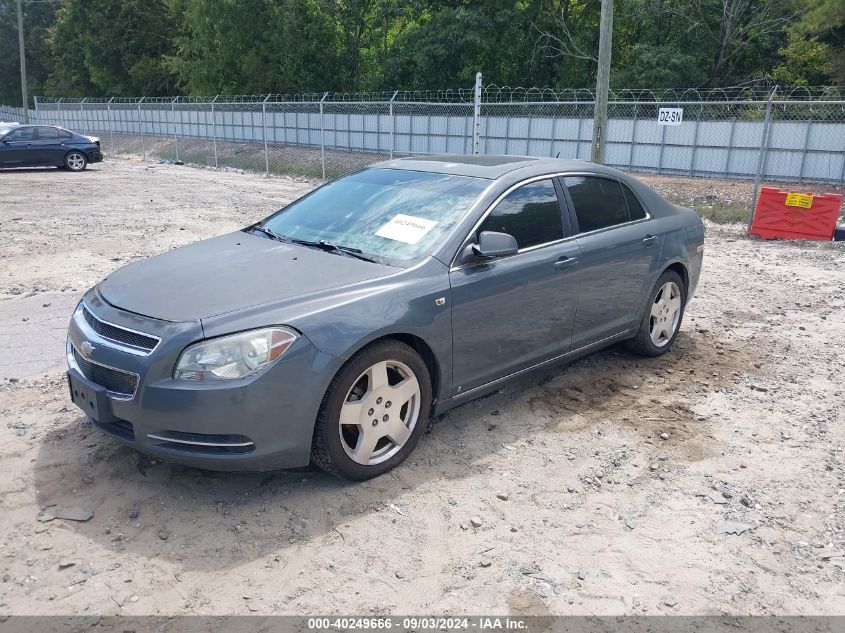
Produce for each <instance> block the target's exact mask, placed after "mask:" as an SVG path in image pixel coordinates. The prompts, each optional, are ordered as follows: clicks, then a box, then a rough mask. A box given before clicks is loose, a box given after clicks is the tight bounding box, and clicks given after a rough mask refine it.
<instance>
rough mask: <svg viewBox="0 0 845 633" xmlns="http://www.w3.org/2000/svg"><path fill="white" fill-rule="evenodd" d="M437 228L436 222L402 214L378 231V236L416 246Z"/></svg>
mask: <svg viewBox="0 0 845 633" xmlns="http://www.w3.org/2000/svg"><path fill="white" fill-rule="evenodd" d="M435 226H437V222H435V221H434V220H424V219H422V218H415V217H414V216H412V215H402V214H401V213H400V214H398V215H394V216H393V218H392V219H391V220H390V221H389V222H388V223H387V224H385V225H384V226H382V227H381V228H380V229H379V230H378V231H376V235H378V236H379V237H386V238H387V239H389V240H395V241H397V242H404V243H405V244H416V243H417V242H419V241H420V240H421V239H422V238H423V237H425V234H426V233H428V232H429V231H430V230H431V229H433V228H434V227H435Z"/></svg>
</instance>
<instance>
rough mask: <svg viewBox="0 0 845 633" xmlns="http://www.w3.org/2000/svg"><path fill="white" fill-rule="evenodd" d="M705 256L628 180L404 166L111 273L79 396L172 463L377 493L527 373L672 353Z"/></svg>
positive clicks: (446, 160) (90, 410)
mask: <svg viewBox="0 0 845 633" xmlns="http://www.w3.org/2000/svg"><path fill="white" fill-rule="evenodd" d="M703 250H704V231H703V227H702V223H701V220H700V219H699V217H698V216H697V215H696V214H695V212H693V211H692V210H690V209H685V208H682V207H678V206H675V205H673V204H670V203H669V202H667V201H666V200H664V199H663V198H661V197H660V196H659V195H658V194H657V193H655V192H654V191H652V190H651V189H649V188H648V187H646V186H645V185H643V184H642V183H640V182H639V181H637V180H636V179H634V178H632V177H631V176H628V175H626V174H624V173H621V172H619V171H616V170H613V169H609V168H606V167H602V166H598V165H594V164H591V163H586V162H580V161H571V160H550V159H534V158H524V157H513V156H434V157H417V158H409V159H403V160H391V161H388V162H383V163H379V164H377V165H374V166H372V167H370V168H368V169H364V170H362V171H359V172H357V173H354V174H351V175H349V176H346V177H344V178H340V179H339V180H335V181H334V182H331V183H329V184H326V185H324V186H322V187H320V188H318V189H315V190H314V191H312V192H311V193H309V194H308V195H306V196H304V197H302V198H300V199H299V200H297V201H295V202H294V203H292V204H290V205H289V206H287V207H285V208H284V209H282V210H280V211H278V212H277V213H275V214H273V215H271V216H270V217H269V218H267V219H266V220H264V221H262V222H259V223H258V224H255V225H253V226H250V227H247V228H246V229H244V230H242V231H237V232H235V233H230V234H228V235H222V236H220V237H216V238H212V239H209V240H205V241H202V242H198V243H196V244H192V245H189V246H186V247H183V248H179V249H176V250H173V251H170V252H168V253H165V254H163V255H159V256H157V257H153V258H151V259H148V260H146V261H143V262H137V263H133V264H130V265H128V266H125V267H124V268H121V269H119V270H117V271H116V272H114V273H113V274H111V275H110V276H108V277H107V278H106V279H104V280H103V281H102V282H100V284H98V285H97V286H96V287H94V288H92V289H91V290H89V291H88V292H87V293H86V294H85V295H84V297H83V298H82V301H81V302H80V303H79V306H78V307H77V309H76V311H75V313H74V315H73V318H72V320H71V323H70V329H69V332H68V340H67V357H68V364H69V366H70V368H69V370H68V381H69V388H70V394H71V398H72V399H73V401H74V402H75V403H76V404H77V405H78V406H79V407H80V408H81V409H82V410H83V411H84V412H85V413H86V414H87V415H88V416H89V417H90V418H91V421H92V422H93V424H95V425H96V426H98V427H99V428H101V429H103V430H104V431H107V432H109V433H111V434H112V435H113V436H115V437H116V438H118V439H120V440H122V441H123V442H126V443H127V444H130V445H131V446H134V447H136V448H137V449H139V450H141V451H144V452H146V453H149V454H151V455H154V456H156V457H158V458H161V459H163V460H169V461H176V462H182V463H186V464H192V465H195V466H199V467H202V468H209V469H218V470H266V469H274V468H283V467H298V466H305V465H307V464H308V463H309V462H313V463H316V464H318V465H319V466H321V467H322V468H324V469H325V470H327V471H329V472H331V473H334V474H336V475H339V476H341V477H345V478H348V479H356V480H361V479H367V478H370V477H374V476H376V475H379V474H381V473H383V472H385V471H387V470H389V469H391V468H393V467H395V466H396V465H397V464H399V463H400V462H402V460H404V459H405V458H406V457H407V456H408V454H409V453H410V452H411V451H412V450H413V449H414V447H415V446H416V444H417V442H419V440H420V437H421V436H422V435H423V433H424V431H425V427H426V423H427V421H428V419H429V417H430V416H432V415H437V414H440V413H442V412H444V411H446V410H447V409H450V408H452V407H455V406H457V405H460V404H462V403H464V402H467V401H468V400H471V399H473V398H476V397H478V396H481V395H483V394H485V393H489V392H490V391H492V390H495V389H497V388H498V387H500V386H501V385H502V384H503V383H504V382H505V381H507V380H509V379H511V378H513V377H515V376H518V375H520V374H524V373H525V372H528V371H531V370H533V369H536V368H539V367H543V366H548V365H550V364H552V363H558V362H565V361H570V360H572V359H574V358H576V357H578V356H581V355H584V354H587V353H589V352H591V351H594V350H597V349H599V348H602V347H605V346H607V345H611V344H613V343H617V342H625V344H626V345H627V346H628V347H629V348H630V349H631V350H632V351H634V352H636V353H639V354H643V355H646V356H658V355H660V354H664V353H666V352H667V351H668V350H669V349H670V348H671V346H672V342H673V341H674V340H675V337H676V336H677V335H678V330H679V328H680V325H681V320H682V318H683V314H684V307H685V305H686V302H687V299H688V298H689V297H690V296H691V295H692V293H693V291H694V289H695V286H696V283H697V282H698V278H699V273H700V271H701V262H702V256H703Z"/></svg>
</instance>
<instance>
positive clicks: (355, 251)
mask: <svg viewBox="0 0 845 633" xmlns="http://www.w3.org/2000/svg"><path fill="white" fill-rule="evenodd" d="M285 239H287V240H288V241H290V242H293V243H294V244H300V245H302V246H311V247H313V248H320V249H323V250H324V251H328V252H330V253H343V254H344V255H349V256H350V257H355V258H357V259H363V260H364V261H365V262H372V263H374V264H375V263H378V262H377V261H376V260H375V258H373V257H370V256H368V255H364V251H362V250H361V249H360V248H352V247H351V246H338V245H337V244H332V243H331V242H329V241H328V240H318V241H316V242H314V241H311V240H300V239H297V238H294V237H288V238H285Z"/></svg>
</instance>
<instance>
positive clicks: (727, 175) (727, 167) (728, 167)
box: [725, 115, 736, 178]
mask: <svg viewBox="0 0 845 633" xmlns="http://www.w3.org/2000/svg"><path fill="white" fill-rule="evenodd" d="M735 129H736V115H734V118H733V119H732V120H731V134H730V136H729V137H728V157H727V159H726V160H725V178H730V175H731V154H732V153H733V148H734V130H735Z"/></svg>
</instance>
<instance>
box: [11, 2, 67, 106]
mask: <svg viewBox="0 0 845 633" xmlns="http://www.w3.org/2000/svg"><path fill="white" fill-rule="evenodd" d="M23 10H24V16H23V20H24V47H25V48H26V70H27V82H26V83H27V92H28V93H29V95H30V101H31V100H32V95H38V94H44V83H45V82H46V81H47V74H48V72H49V69H48V66H47V64H48V62H49V60H50V54H49V51H48V49H47V32H48V29H49V28H50V26H51V25H52V24H53V22H54V20H55V18H56V5H54V4H52V3H42V2H39V3H33V4H28V3H25V4H24V5H23ZM0 103H5V104H13V105H20V103H21V83H20V55H19V54H18V16H17V7H16V6H15V0H0Z"/></svg>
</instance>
